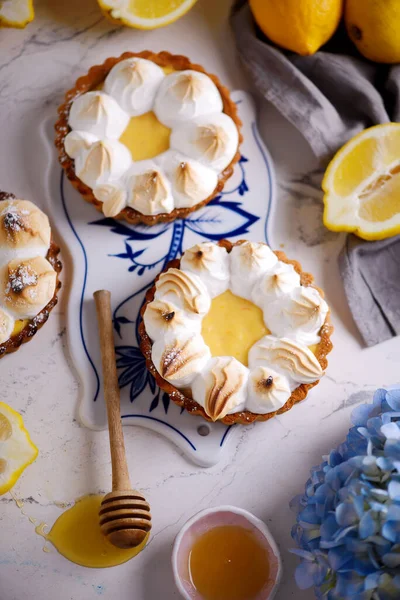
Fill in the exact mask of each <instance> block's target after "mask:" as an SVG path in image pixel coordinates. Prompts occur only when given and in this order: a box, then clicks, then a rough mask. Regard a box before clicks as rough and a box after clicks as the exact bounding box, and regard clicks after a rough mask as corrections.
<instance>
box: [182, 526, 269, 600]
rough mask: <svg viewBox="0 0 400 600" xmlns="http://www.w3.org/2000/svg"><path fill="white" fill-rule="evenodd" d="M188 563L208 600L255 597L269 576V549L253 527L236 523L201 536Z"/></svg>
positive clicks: (203, 596)
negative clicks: (256, 534)
mask: <svg viewBox="0 0 400 600" xmlns="http://www.w3.org/2000/svg"><path fill="white" fill-rule="evenodd" d="M188 566H189V573H190V578H191V581H192V584H193V586H194V587H195V588H196V590H197V591H198V592H199V593H200V594H201V597H202V598H204V599H205V600H252V599H254V598H256V597H257V595H258V594H259V593H260V592H261V590H262V589H263V588H264V586H265V585H266V584H267V583H268V580H269V578H270V565H269V557H268V552H267V550H266V549H265V548H264V547H263V546H262V545H261V543H260V542H259V541H258V539H257V537H256V536H255V534H254V533H253V532H252V531H250V530H248V529H245V528H244V527H240V526H236V525H227V526H220V527H215V528H214V529H211V530H210V531H208V532H207V533H205V534H204V535H202V536H200V537H199V538H198V539H197V540H196V541H195V543H194V545H193V547H192V549H191V552H190V555H189V565H188Z"/></svg>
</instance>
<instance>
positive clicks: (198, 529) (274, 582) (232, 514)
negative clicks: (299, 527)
mask: <svg viewBox="0 0 400 600" xmlns="http://www.w3.org/2000/svg"><path fill="white" fill-rule="evenodd" d="M229 525H234V526H239V527H240V526H241V527H244V528H245V529H250V530H251V531H252V532H253V533H254V534H255V536H256V537H257V539H258V541H259V542H260V543H261V545H262V546H263V547H264V548H265V549H266V551H267V552H268V558H269V564H270V578H269V579H268V582H267V583H266V584H265V586H264V587H263V589H262V590H261V592H260V593H259V594H258V596H257V597H256V598H255V599H254V600H272V598H273V597H274V596H275V593H276V591H277V589H278V586H279V583H280V579H281V576H282V561H281V557H280V554H279V550H278V547H277V545H276V543H275V540H274V539H273V537H272V535H271V533H270V531H269V529H268V527H267V526H266V525H265V523H263V522H262V521H260V519H257V517H255V516H254V515H252V514H251V513H249V512H248V511H246V510H244V509H242V508H236V507H235V506H219V507H217V508H209V509H207V510H203V511H201V512H200V513H198V514H197V515H195V516H194V517H192V518H191V519H189V521H187V523H186V524H185V525H184V526H183V527H182V529H181V531H180V532H179V533H178V535H177V537H176V539H175V543H174V548H173V551H172V569H173V573H174V578H175V583H176V585H177V587H178V590H179V592H180V594H181V596H182V597H183V598H185V599H186V600H204V598H203V596H201V594H200V593H199V592H198V591H197V590H196V589H195V587H194V586H193V583H192V582H191V579H190V574H189V554H190V551H191V549H192V548H193V544H194V543H195V541H196V540H197V539H198V538H199V537H200V536H202V535H204V534H205V533H206V532H207V531H210V529H213V528H215V527H220V526H229Z"/></svg>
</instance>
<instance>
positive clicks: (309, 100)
mask: <svg viewBox="0 0 400 600" xmlns="http://www.w3.org/2000/svg"><path fill="white" fill-rule="evenodd" d="M231 24H232V28H233V32H234V35H235V38H236V44H237V49H238V53H239V56H240V58H241V60H242V62H243V64H244V67H245V69H246V71H247V72H248V74H249V75H250V77H251V79H252V81H253V82H254V84H255V86H256V87H257V89H258V90H259V91H260V92H261V94H262V95H263V96H264V98H266V99H267V100H268V101H269V102H271V103H272V104H273V105H274V106H275V107H276V108H277V109H278V110H279V111H280V112H281V113H282V114H283V115H284V116H285V117H286V118H287V119H288V120H289V121H290V122H291V123H292V124H293V125H294V126H295V127H296V128H297V129H298V130H299V131H300V132H301V133H302V134H303V136H304V137H305V138H306V140H307V141H308V143H309V144H310V146H311V148H312V150H313V152H314V153H315V155H316V156H317V157H318V158H319V159H320V161H321V163H326V161H328V160H329V159H330V158H332V155H333V154H334V152H336V150H337V149H338V148H340V146H342V145H343V144H344V143H345V142H346V141H347V140H349V139H350V138H351V137H353V136H354V135H355V134H356V133H358V132H359V131H361V130H362V129H364V128H365V127H370V126H371V125H376V124H378V123H386V122H388V121H400V65H394V66H390V65H379V64H376V63H372V62H370V61H368V60H366V59H364V58H363V57H362V56H361V54H359V53H358V51H357V49H356V48H355V46H354V45H353V44H352V42H351V41H350V40H349V39H348V37H347V34H346V31H345V28H344V26H343V25H341V27H339V29H338V31H337V32H336V34H335V35H334V36H333V38H332V39H331V40H330V41H329V42H328V43H327V44H325V46H323V49H322V50H319V51H318V52H317V53H316V54H314V55H313V56H299V55H297V54H295V53H294V52H289V51H286V50H282V49H281V48H278V47H277V46H275V45H274V44H273V43H272V42H270V41H269V40H267V38H266V37H265V36H264V35H263V33H262V32H261V31H260V30H259V29H258V27H257V26H256V24H255V21H254V19H253V17H252V14H251V11H250V7H249V5H248V3H247V1H246V0H237V1H236V3H235V4H234V6H233V8H232V14H231Z"/></svg>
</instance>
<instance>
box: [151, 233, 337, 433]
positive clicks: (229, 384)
mask: <svg viewBox="0 0 400 600" xmlns="http://www.w3.org/2000/svg"><path fill="white" fill-rule="evenodd" d="M226 306H229V307H231V308H232V310H234V311H236V306H238V307H239V312H237V313H235V314H231V313H229V314H227V309H226ZM213 310H216V311H218V310H219V311H220V312H219V313H218V312H215V313H214V314H213V318H214V321H212V322H211V323H210V322H209V321H207V319H209V316H210V315H212V313H213ZM221 311H222V312H221ZM224 311H225V312H224ZM329 313H330V311H329V307H328V305H327V303H326V302H325V300H324V294H323V292H322V291H321V290H320V289H319V288H317V287H316V286H314V284H313V277H312V275H310V274H309V273H305V272H303V271H302V269H301V266H300V264H299V263H298V262H297V261H293V260H288V259H287V257H286V256H285V254H284V253H283V252H279V251H277V252H273V251H272V250H271V249H270V248H269V246H268V245H267V244H264V243H253V242H248V241H245V240H241V241H239V242H236V243H234V244H232V243H231V242H229V241H228V240H221V241H220V242H218V243H217V244H215V243H213V242H205V243H202V244H198V245H196V246H194V247H193V248H190V249H188V250H186V251H185V252H184V254H183V256H182V258H181V259H180V260H178V259H176V260H173V261H171V262H170V263H168V265H167V266H166V267H165V269H164V271H163V272H162V273H161V274H160V275H159V276H158V277H157V279H156V280H155V283H154V285H153V287H152V288H150V289H149V290H148V292H147V294H146V299H145V303H144V305H143V307H142V310H141V315H142V318H143V321H142V322H141V324H140V326H139V333H140V337H141V344H140V347H141V350H142V352H143V354H144V356H145V358H146V365H147V368H148V369H149V371H150V373H151V374H152V375H153V376H154V377H155V379H156V382H157V384H158V385H159V386H160V388H162V389H163V390H164V391H166V392H167V393H168V394H169V395H170V397H171V399H172V400H173V401H174V402H175V403H176V404H178V405H179V406H182V407H184V408H185V409H186V410H187V411H188V412H190V413H191V414H194V415H201V416H202V417H204V418H205V419H207V420H208V421H217V420H219V421H222V422H223V423H225V424H227V425H231V424H234V423H241V424H249V423H253V422H254V421H257V420H258V421H265V420H267V419H270V418H271V417H273V416H275V415H276V414H281V413H283V412H285V411H287V410H289V409H290V408H292V406H293V405H294V404H295V403H297V402H300V401H301V400H303V399H304V398H305V397H306V396H307V393H308V391H309V390H310V389H311V388H312V387H313V386H315V385H317V383H318V382H319V380H320V378H321V377H322V376H323V374H324V370H325V369H326V367H327V364H328V362H327V359H326V357H327V354H328V353H329V352H330V351H331V349H332V344H331V341H330V336H331V333H332V331H333V327H332V326H331V324H330V318H329ZM224 323H225V325H224ZM222 330H223V331H224V334H223V335H225V337H226V340H227V344H228V346H226V347H228V348H230V347H233V348H234V350H232V352H233V354H236V357H235V356H232V355H228V354H227V353H226V354H221V355H218V354H219V353H218V351H217V352H216V351H215V349H216V348H217V349H219V348H220V345H219V344H220V342H221V340H220V339H219V338H218V336H219V335H222V333H220V332H221V331H222ZM210 332H211V335H213V336H214V338H213V339H215V340H216V344H214V343H213V341H211V342H209V341H208V340H209V339H211V338H210ZM236 333H237V335H236ZM205 336H206V337H207V340H206V339H205ZM243 336H244V337H243ZM249 336H250V337H249ZM236 337H237V339H236ZM232 340H233V346H229V343H232ZM243 340H244V341H243ZM223 341H224V340H222V342H223ZM245 342H246V343H247V344H248V348H249V350H248V352H247V351H246V353H245V355H243V352H242V348H241V345H242V344H243V343H245ZM222 347H223V346H222ZM211 349H213V352H211ZM238 358H239V360H238Z"/></svg>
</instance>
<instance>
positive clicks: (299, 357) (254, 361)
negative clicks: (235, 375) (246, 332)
mask: <svg viewBox="0 0 400 600" xmlns="http://www.w3.org/2000/svg"><path fill="white" fill-rule="evenodd" d="M257 366H268V367H270V368H272V369H276V370H277V371H278V372H281V373H283V374H284V375H286V376H287V377H289V378H290V379H291V380H293V381H294V382H298V383H312V382H313V381H316V380H317V379H320V378H321V377H322V375H323V374H324V371H323V370H322V367H321V365H320V364H319V362H318V360H317V358H316V356H315V354H313V353H312V352H311V350H310V349H309V348H307V346H303V345H301V344H298V343H297V342H295V341H293V340H290V339H288V338H277V337H274V336H272V335H267V336H265V337H263V338H262V339H261V340H260V341H259V342H257V343H256V344H255V345H254V346H253V347H252V348H251V350H250V352H249V367H250V368H251V369H253V368H255V367H257Z"/></svg>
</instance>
